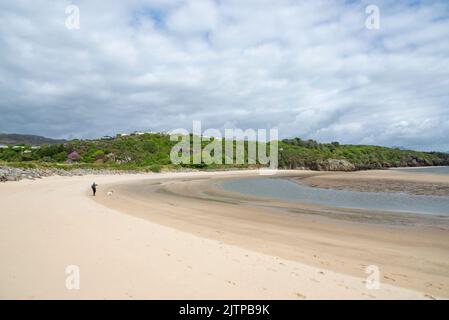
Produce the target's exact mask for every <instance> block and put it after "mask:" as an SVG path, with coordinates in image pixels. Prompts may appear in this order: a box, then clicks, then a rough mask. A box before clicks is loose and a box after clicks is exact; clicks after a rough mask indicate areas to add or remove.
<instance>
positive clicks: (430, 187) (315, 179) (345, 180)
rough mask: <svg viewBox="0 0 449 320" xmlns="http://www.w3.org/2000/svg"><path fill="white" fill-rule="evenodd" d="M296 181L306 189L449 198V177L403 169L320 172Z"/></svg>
mask: <svg viewBox="0 0 449 320" xmlns="http://www.w3.org/2000/svg"><path fill="white" fill-rule="evenodd" d="M296 180H297V181H299V182H300V183H303V184H306V185H309V186H313V187H319V188H327V189H337V190H350V191H368V192H405V193H408V194H414V195H435V196H449V175H444V174H434V173H419V172H417V173H414V172H412V171H405V170H404V171H395V170H371V171H357V172H345V173H335V172H333V173H329V172H320V173H314V174H312V175H308V176H305V177H298V178H296Z"/></svg>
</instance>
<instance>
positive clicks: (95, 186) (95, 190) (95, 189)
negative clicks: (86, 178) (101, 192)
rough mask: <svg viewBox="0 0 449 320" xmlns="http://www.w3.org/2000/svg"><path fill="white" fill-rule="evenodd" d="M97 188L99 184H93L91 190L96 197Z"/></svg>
mask: <svg viewBox="0 0 449 320" xmlns="http://www.w3.org/2000/svg"><path fill="white" fill-rule="evenodd" d="M97 186H98V184H96V183H95V182H94V183H92V186H91V188H92V193H93V194H94V197H95V194H96V193H97Z"/></svg>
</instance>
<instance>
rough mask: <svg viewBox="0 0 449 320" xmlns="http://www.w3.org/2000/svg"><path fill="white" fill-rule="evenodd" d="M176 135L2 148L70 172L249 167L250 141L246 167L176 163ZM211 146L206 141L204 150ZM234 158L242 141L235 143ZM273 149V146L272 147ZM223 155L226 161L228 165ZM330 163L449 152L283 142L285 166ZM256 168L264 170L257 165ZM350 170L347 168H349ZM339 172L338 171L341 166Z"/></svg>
mask: <svg viewBox="0 0 449 320" xmlns="http://www.w3.org/2000/svg"><path fill="white" fill-rule="evenodd" d="M176 143H177V142H176V141H170V136H169V135H167V134H162V133H151V134H143V135H135V136H126V137H116V138H111V139H98V140H71V141H67V142H64V143H60V144H52V145H43V146H41V147H40V148H33V147H31V146H30V145H22V146H15V147H8V148H2V149H0V161H3V162H6V163H9V164H11V165H20V166H58V167H65V168H76V167H97V168H114V169H127V170H129V169H143V170H151V171H155V172H157V171H160V170H161V169H162V168H173V169H176V168H179V167H191V168H200V169H206V168H211V169H213V168H226V167H249V166H251V165H248V164H247V160H248V142H245V146H244V150H243V152H244V158H245V163H246V164H243V165H221V164H220V165H218V164H211V165H207V164H205V163H200V164H181V165H173V164H172V163H171V160H170V151H171V150H172V148H173V146H174V145H176ZM207 144H209V141H203V142H202V146H203V147H204V146H206V145H207ZM233 145H234V158H235V156H236V153H237V152H236V142H235V141H234V143H233ZM266 149H267V150H269V148H268V147H267V148H266ZM224 157H225V155H224V152H223V163H224V162H225V161H224ZM329 159H336V160H341V161H340V164H341V165H346V166H347V167H348V168H351V169H352V168H353V169H379V168H389V167H403V166H430V165H449V154H446V153H441V152H418V151H412V150H400V149H396V148H386V147H379V146H364V145H341V144H339V143H338V142H332V143H318V142H317V141H314V140H302V139H300V138H294V139H285V140H282V141H279V153H278V162H279V167H280V168H286V169H296V168H311V169H318V170H332V169H330V168H327V167H326V165H327V163H328V162H327V161H328V160H329ZM253 166H258V164H257V163H256V165H253ZM343 169H344V168H343ZM337 170H338V168H337Z"/></svg>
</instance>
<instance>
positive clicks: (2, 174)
mask: <svg viewBox="0 0 449 320" xmlns="http://www.w3.org/2000/svg"><path fill="white" fill-rule="evenodd" d="M125 173H136V172H135V171H124V170H105V169H73V170H63V169H56V168H45V169H42V168H29V169H22V168H12V167H0V182H7V181H20V180H23V179H29V180H35V179H40V178H43V177H49V176H64V177H72V176H83V175H94V174H125Z"/></svg>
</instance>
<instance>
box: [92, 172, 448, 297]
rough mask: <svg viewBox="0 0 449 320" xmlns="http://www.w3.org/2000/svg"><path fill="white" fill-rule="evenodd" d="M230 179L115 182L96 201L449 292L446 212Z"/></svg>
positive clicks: (273, 251)
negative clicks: (369, 206) (233, 183)
mask: <svg viewBox="0 0 449 320" xmlns="http://www.w3.org/2000/svg"><path fill="white" fill-rule="evenodd" d="M280 173H281V175H284V176H291V175H292V171H288V172H285V171H284V172H280ZM297 173H298V174H299V175H300V176H308V175H310V173H311V172H310V171H297ZM246 176H248V177H254V176H257V175H254V174H247V175H246ZM228 178H232V176H231V177H226V176H224V177H223V176H222V177H220V176H219V174H218V175H215V176H212V177H209V178H208V179H205V178H204V176H203V177H202V178H201V177H197V178H193V177H192V178H191V179H171V180H170V179H168V180H164V179H161V180H159V181H157V182H155V183H151V184H150V183H149V182H150V181H141V182H138V183H129V184H124V185H116V184H112V185H109V186H107V188H109V189H113V190H114V196H113V197H105V196H102V197H99V198H97V199H96V200H97V201H99V202H100V203H102V204H103V205H106V206H108V207H111V208H115V209H118V210H120V211H122V212H126V213H128V214H130V215H132V216H135V217H139V218H143V219H145V220H148V221H153V222H156V223H159V224H162V225H165V226H169V227H172V228H175V229H178V230H182V231H184V232H189V233H191V234H195V235H200V236H201V237H205V238H208V239H212V240H218V241H221V242H223V243H226V244H231V245H237V246H239V247H242V248H244V249H247V250H252V251H256V252H260V253H263V254H268V255H272V256H278V257H281V258H284V259H287V260H289V261H295V262H300V263H305V264H307V265H311V266H313V267H326V268H328V269H330V270H333V271H335V272H339V273H343V274H347V275H351V276H357V277H363V276H364V267H366V266H367V265H371V264H377V265H379V266H380V267H381V270H382V272H383V274H384V278H383V281H384V283H388V284H391V285H400V286H403V287H405V288H410V289H414V290H422V291H425V292H427V293H428V294H430V295H434V296H445V297H449V272H448V270H449V260H448V259H447V257H448V256H449V255H448V253H449V244H448V240H449V221H448V219H447V217H439V216H433V217H428V215H422V214H409V213H404V214H401V213H391V212H376V211H372V210H359V209H341V208H332V207H326V206H319V205H305V204H291V203H288V204H287V203H285V202H282V201H273V200H265V201H264V200H261V199H257V198H253V197H247V196H243V195H241V194H235V193H233V192H226V191H224V190H221V189H220V188H219V187H217V185H216V183H215V182H217V181H219V180H220V179H228ZM355 244H356V245H355ZM361 250H362V251H361ZM393 252H394V254H393ZM423 261H427V262H426V263H424V265H423Z"/></svg>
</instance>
